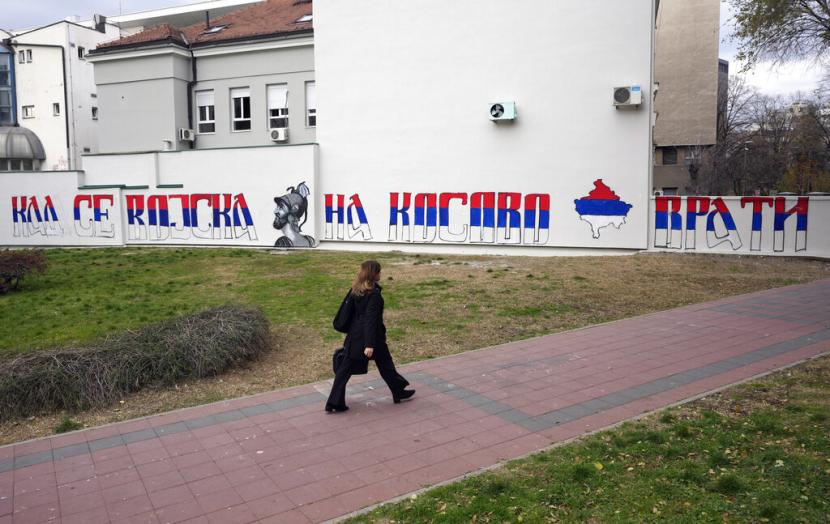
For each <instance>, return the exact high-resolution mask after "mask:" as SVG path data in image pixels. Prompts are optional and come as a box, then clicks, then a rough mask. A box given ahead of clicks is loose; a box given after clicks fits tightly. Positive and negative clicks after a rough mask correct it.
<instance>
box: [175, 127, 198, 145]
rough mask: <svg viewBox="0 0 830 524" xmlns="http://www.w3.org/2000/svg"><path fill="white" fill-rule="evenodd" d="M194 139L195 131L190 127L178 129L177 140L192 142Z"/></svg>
mask: <svg viewBox="0 0 830 524" xmlns="http://www.w3.org/2000/svg"><path fill="white" fill-rule="evenodd" d="M195 139H196V133H194V132H193V130H192V129H187V128H186V127H183V128H181V129H179V140H182V141H184V142H193V140H195Z"/></svg>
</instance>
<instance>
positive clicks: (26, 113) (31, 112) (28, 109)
mask: <svg viewBox="0 0 830 524" xmlns="http://www.w3.org/2000/svg"><path fill="white" fill-rule="evenodd" d="M34 117H35V106H23V118H34Z"/></svg>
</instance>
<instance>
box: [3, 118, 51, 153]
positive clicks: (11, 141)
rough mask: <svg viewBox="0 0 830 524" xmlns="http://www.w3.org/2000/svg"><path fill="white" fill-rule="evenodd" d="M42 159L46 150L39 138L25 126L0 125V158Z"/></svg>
mask: <svg viewBox="0 0 830 524" xmlns="http://www.w3.org/2000/svg"><path fill="white" fill-rule="evenodd" d="M4 158H15V159H17V158H19V159H24V160H28V159H35V160H44V159H45V158H46V151H44V149H43V144H42V143H41V142H40V139H39V138H38V137H37V135H36V134H35V133H34V131H32V130H31V129H26V128H25V127H12V126H3V127H0V159H4Z"/></svg>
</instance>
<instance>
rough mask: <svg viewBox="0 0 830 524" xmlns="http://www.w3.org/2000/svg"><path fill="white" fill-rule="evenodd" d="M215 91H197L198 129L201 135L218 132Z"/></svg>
mask: <svg viewBox="0 0 830 524" xmlns="http://www.w3.org/2000/svg"><path fill="white" fill-rule="evenodd" d="M215 108H216V106H215V105H214V99H213V91H196V118H197V123H196V129H197V131H198V132H199V133H214V132H216V117H215V114H214V110H215Z"/></svg>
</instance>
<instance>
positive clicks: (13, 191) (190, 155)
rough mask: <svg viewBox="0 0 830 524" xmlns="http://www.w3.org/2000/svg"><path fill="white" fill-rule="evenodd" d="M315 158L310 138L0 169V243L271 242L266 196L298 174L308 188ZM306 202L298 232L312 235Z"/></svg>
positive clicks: (270, 204) (282, 190) (270, 206)
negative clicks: (49, 168) (73, 167)
mask: <svg viewBox="0 0 830 524" xmlns="http://www.w3.org/2000/svg"><path fill="white" fill-rule="evenodd" d="M316 160H317V146H315V145H305V146H272V147H258V148H245V149H217V150H210V151H181V152H169V153H150V154H144V155H91V156H87V157H85V160H84V163H85V164H86V166H87V172H86V173H78V172H45V173H13V174H0V245H11V246H41V245H44V246H45V245H48V246H75V245H123V244H177V245H237V246H262V247H266V246H274V245H275V242H276V241H277V239H279V238H280V237H282V236H283V231H281V230H277V229H275V228H274V227H273V222H274V210H275V207H276V205H275V202H274V199H275V197H281V196H283V195H285V194H286V193H288V192H289V191H288V189H287V188H289V187H293V188H295V189H296V188H298V186H299V185H300V184H301V183H302V182H305V184H306V186H307V187H308V189H309V190H310V191H311V194H312V195H313V194H315V192H316V191H317V178H316ZM101 186H106V187H101ZM307 201H308V206H309V207H308V211H307V213H308V214H307V221H306V223H305V224H303V225H302V226H301V234H302V235H308V236H311V237H312V238H314V239H317V232H316V230H315V227H314V226H315V223H316V222H315V220H314V217H315V216H316V214H317V211H316V207H315V202H314V198H313V197H308V199H307ZM76 209H77V211H76ZM187 209H193V210H194V211H185V210H187ZM96 210H97V211H96ZM194 217H195V218H194Z"/></svg>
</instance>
